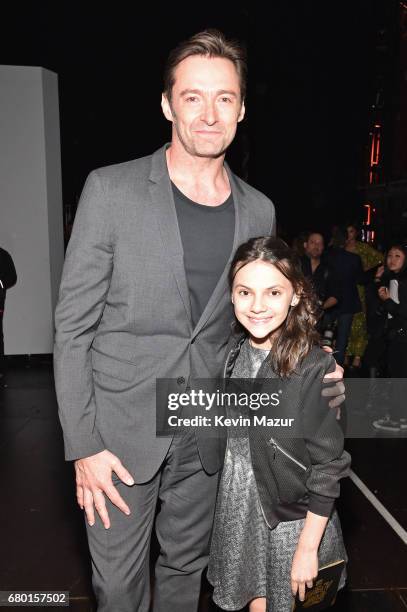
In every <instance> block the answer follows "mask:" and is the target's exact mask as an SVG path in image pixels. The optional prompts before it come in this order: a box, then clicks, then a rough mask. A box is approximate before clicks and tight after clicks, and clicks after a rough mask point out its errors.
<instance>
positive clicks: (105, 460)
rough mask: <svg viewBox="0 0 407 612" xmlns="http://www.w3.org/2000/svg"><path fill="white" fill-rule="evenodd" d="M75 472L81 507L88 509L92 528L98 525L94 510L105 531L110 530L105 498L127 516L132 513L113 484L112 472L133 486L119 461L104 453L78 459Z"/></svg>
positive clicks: (129, 475) (129, 476) (105, 451)
mask: <svg viewBox="0 0 407 612" xmlns="http://www.w3.org/2000/svg"><path fill="white" fill-rule="evenodd" d="M75 472H76V497H77V500H78V504H79V506H80V508H81V509H82V510H83V509H84V510H85V513H86V518H87V519H88V523H89V525H90V526H91V527H92V525H94V524H95V508H96V510H97V512H98V514H99V516H100V518H101V520H102V523H103V525H104V527H105V528H106V529H109V527H110V520H109V515H108V512H107V509H106V501H105V495H107V496H108V498H109V499H110V501H111V502H112V504H114V505H115V506H117V507H118V508H119V509H120V510H121V511H122V512H124V514H127V515H129V514H130V508H129V507H128V506H127V504H126V503H125V501H124V500H123V498H122V497H121V495H120V494H119V493H118V491H117V489H116V488H115V486H114V484H113V482H112V472H115V473H116V474H117V476H118V477H119V478H120V480H122V481H123V482H124V483H125V484H127V485H129V486H131V485H133V484H134V480H133V478H132V476H131V474H130V473H129V472H128V471H127V470H126V468H125V467H124V466H123V464H122V463H121V461H120V459H119V458H118V457H116V456H115V455H113V453H111V452H110V451H108V450H104V451H102V452H100V453H97V454H96V455H92V456H91V457H85V458H84V459H78V460H77V461H75Z"/></svg>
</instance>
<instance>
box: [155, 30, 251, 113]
mask: <svg viewBox="0 0 407 612" xmlns="http://www.w3.org/2000/svg"><path fill="white" fill-rule="evenodd" d="M191 55H203V56H205V57H221V58H224V59H228V60H230V61H231V62H232V63H233V64H234V66H235V68H236V71H237V74H238V75H239V81H240V97H241V100H242V102H243V100H244V99H245V96H246V78H247V60H246V51H245V49H244V48H243V46H242V45H241V44H240V43H238V42H237V41H235V40H229V39H228V38H226V36H225V35H224V34H223V33H222V32H220V31H219V30H215V29H212V28H211V29H209V30H203V31H202V32H198V33H197V34H194V35H193V36H191V38H188V40H185V41H183V42H181V43H180V44H179V45H178V46H177V47H175V49H173V50H172V51H171V52H170V54H169V56H168V59H167V62H166V64H165V68H164V94H165V95H166V96H167V98H168V100H171V93H172V88H173V86H174V82H175V76H174V73H175V69H176V67H177V66H178V64H180V63H181V62H182V60H184V59H186V58H187V57H190V56H191Z"/></svg>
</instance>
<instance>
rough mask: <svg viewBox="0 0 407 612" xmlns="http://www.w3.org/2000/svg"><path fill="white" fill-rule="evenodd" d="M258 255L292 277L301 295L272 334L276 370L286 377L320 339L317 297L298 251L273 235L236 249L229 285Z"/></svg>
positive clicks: (291, 281) (291, 280)
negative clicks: (317, 325) (317, 329)
mask: <svg viewBox="0 0 407 612" xmlns="http://www.w3.org/2000/svg"><path fill="white" fill-rule="evenodd" d="M259 259H260V260H262V261H266V262H269V263H271V264H273V266H275V267H276V268H277V270H279V271H280V272H281V274H283V275H284V276H285V277H286V278H287V279H288V280H289V281H290V283H291V284H292V286H293V289H294V293H296V294H297V295H298V296H299V298H300V300H299V302H298V304H297V305H296V306H291V307H290V310H289V312H288V315H287V318H286V320H285V321H284V323H283V324H282V325H281V327H280V328H279V329H278V330H276V334H275V335H273V350H271V351H270V361H271V367H272V369H273V371H274V372H276V374H278V375H279V376H283V377H286V376H289V375H290V374H292V373H293V372H294V371H295V368H296V367H297V365H298V364H299V363H300V362H301V360H302V359H303V358H304V357H305V356H306V355H307V354H308V353H309V351H310V350H311V348H312V347H313V346H314V345H315V344H318V342H319V333H318V332H317V331H316V324H317V321H318V318H319V317H318V314H319V307H318V303H317V298H316V295H315V293H314V291H313V289H312V286H311V284H310V282H309V281H308V280H307V279H306V278H305V277H304V274H303V273H302V269H301V264H300V261H299V259H298V257H297V255H296V254H295V252H294V251H293V250H292V249H290V247H289V246H288V245H287V244H286V243H285V242H284V241H283V240H280V238H274V237H271V236H263V237H260V238H252V239H251V240H249V241H248V242H245V243H244V244H242V245H241V246H240V247H239V248H238V249H237V251H236V253H235V256H234V258H233V261H232V263H231V266H230V270H229V284H230V287H231V288H232V287H233V281H234V278H235V276H236V274H237V272H238V271H239V270H240V269H241V268H243V266H245V265H247V264H248V263H251V262H252V261H256V260H259Z"/></svg>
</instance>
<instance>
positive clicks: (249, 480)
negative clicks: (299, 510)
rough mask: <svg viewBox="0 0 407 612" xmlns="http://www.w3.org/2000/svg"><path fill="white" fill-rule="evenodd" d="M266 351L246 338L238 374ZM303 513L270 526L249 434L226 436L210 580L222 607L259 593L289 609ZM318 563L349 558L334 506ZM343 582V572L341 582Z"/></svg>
mask: <svg viewBox="0 0 407 612" xmlns="http://www.w3.org/2000/svg"><path fill="white" fill-rule="evenodd" d="M267 354H268V351H265V350H263V349H255V348H253V347H252V346H250V344H249V342H248V341H247V340H246V341H245V342H244V344H243V345H242V348H241V351H240V354H239V356H238V358H237V360H236V364H235V367H234V370H233V374H232V376H233V377H234V378H254V377H255V376H256V374H257V372H258V371H259V368H260V366H261V364H262V363H263V361H264V359H265V358H266V356H267ZM304 520H305V519H300V520H296V521H288V522H283V523H279V524H278V525H277V527H275V528H274V529H269V528H268V527H267V525H266V522H265V520H264V518H263V513H262V509H261V505H260V500H259V495H258V492H257V487H256V481H255V478H254V474H253V469H252V465H251V458H250V446H249V440H248V438H246V437H239V436H238V437H232V436H230V437H229V438H228V444H227V449H226V455H225V462H224V467H223V471H222V476H221V480H220V486H219V492H218V498H217V504H216V511H215V519H214V527H213V534H212V543H211V552H210V559H209V568H208V580H209V582H210V583H211V584H212V585H213V587H214V592H213V599H214V601H215V603H216V604H217V605H218V606H219V607H220V608H223V609H224V610H240V609H241V608H243V607H244V606H246V605H247V604H248V603H249V602H250V601H251V600H252V599H254V598H255V597H267V612H291V610H292V603H293V599H292V595H291V581H290V574H291V563H292V558H293V555H294V552H295V549H296V547H297V542H298V539H299V535H300V533H301V530H302V528H303V525H304ZM318 557H319V564H320V566H322V565H325V564H327V563H330V562H332V561H335V560H337V559H343V558H345V559H347V557H346V552H345V548H344V546H343V539H342V533H341V528H340V524H339V519H338V516H337V514H336V511H335V512H334V513H333V514H332V516H331V518H330V520H329V521H328V524H327V527H326V530H325V534H324V536H323V538H322V541H321V545H320V548H319V551H318ZM344 582H345V573H344V575H343V576H342V580H341V584H340V586H343V585H344Z"/></svg>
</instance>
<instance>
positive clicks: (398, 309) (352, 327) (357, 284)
mask: <svg viewBox="0 0 407 612" xmlns="http://www.w3.org/2000/svg"><path fill="white" fill-rule="evenodd" d="M293 246H294V248H295V249H296V251H297V252H298V254H299V256H300V259H301V265H302V268H303V272H304V274H305V276H306V277H308V278H309V279H310V280H311V282H312V284H313V286H314V289H315V291H316V293H317V296H318V301H319V304H320V308H321V317H320V321H319V328H320V329H319V331H320V333H321V335H322V339H323V344H325V345H328V346H332V348H333V349H334V351H335V359H336V361H337V362H338V363H339V364H341V365H343V366H344V367H345V372H346V374H347V375H348V376H352V375H353V376H370V377H378V376H380V377H388V378H398V379H401V378H407V241H406V243H404V242H401V243H394V244H391V245H390V246H389V248H388V250H387V251H386V252H385V253H382V252H381V251H379V250H377V249H376V248H374V247H373V246H372V245H370V244H367V243H365V242H362V241H361V240H359V229H358V227H357V225H356V224H354V223H351V224H349V225H347V226H346V227H343V228H341V227H335V228H334V229H333V231H332V235H331V236H330V239H329V241H328V243H327V244H326V241H325V238H324V236H323V234H322V233H320V232H318V231H310V232H308V233H307V234H306V235H303V236H301V237H299V238H297V239H296V240H295V243H294V245H293ZM404 412H405V410H404V406H403V401H402V397H400V393H399V392H398V393H397V394H394V397H393V398H392V401H390V402H389V414H387V415H386V416H385V417H384V418H379V419H377V420H376V421H374V423H373V424H374V427H376V429H383V430H387V431H394V432H398V431H401V430H404V429H407V420H406V419H405V417H404Z"/></svg>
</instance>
